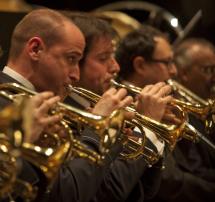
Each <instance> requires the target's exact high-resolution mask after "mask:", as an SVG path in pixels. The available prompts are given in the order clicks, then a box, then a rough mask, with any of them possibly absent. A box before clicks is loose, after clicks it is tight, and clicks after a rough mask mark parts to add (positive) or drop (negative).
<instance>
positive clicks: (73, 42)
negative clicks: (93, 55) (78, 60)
mask: <svg viewBox="0 0 215 202" xmlns="http://www.w3.org/2000/svg"><path fill="white" fill-rule="evenodd" d="M61 29H62V30H61V32H62V34H61V40H60V43H59V44H58V45H61V46H62V47H64V48H65V49H71V50H73V51H77V52H79V53H81V54H82V53H83V50H84V48H85V39H84V35H83V34H82V32H81V31H80V29H79V28H78V27H77V26H75V25H74V24H72V23H70V22H65V25H64V27H63V28H61Z"/></svg>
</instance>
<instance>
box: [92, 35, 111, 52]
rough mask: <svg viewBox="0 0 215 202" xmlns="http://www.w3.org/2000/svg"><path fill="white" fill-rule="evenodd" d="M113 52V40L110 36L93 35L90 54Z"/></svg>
mask: <svg viewBox="0 0 215 202" xmlns="http://www.w3.org/2000/svg"><path fill="white" fill-rule="evenodd" d="M112 52H114V42H113V40H112V37H110V36H100V37H95V38H94V40H93V42H92V45H91V48H90V53H91V54H102V53H112Z"/></svg>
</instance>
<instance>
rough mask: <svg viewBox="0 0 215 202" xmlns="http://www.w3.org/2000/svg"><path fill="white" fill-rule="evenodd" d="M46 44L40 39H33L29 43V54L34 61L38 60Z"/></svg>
mask: <svg viewBox="0 0 215 202" xmlns="http://www.w3.org/2000/svg"><path fill="white" fill-rule="evenodd" d="M44 47H45V44H44V42H43V40H42V39H41V38H40V37H32V38H31V39H30V40H29V41H28V43H27V52H28V54H29V56H30V57H31V59H32V60H35V61H36V60H38V59H39V57H40V54H41V51H42V50H44Z"/></svg>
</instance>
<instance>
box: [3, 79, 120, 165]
mask: <svg viewBox="0 0 215 202" xmlns="http://www.w3.org/2000/svg"><path fill="white" fill-rule="evenodd" d="M0 89H2V90H7V91H8V90H10V91H15V92H16V94H14V95H10V96H12V100H14V98H15V97H17V96H18V95H19V94H23V93H24V94H27V95H35V94H36V92H33V91H31V90H29V89H27V88H25V87H23V86H20V85H18V84H16V83H8V84H1V85H0ZM51 113H62V114H63V119H64V121H61V124H62V125H63V126H64V127H65V128H66V130H67V131H68V141H69V142H70V144H71V145H70V147H71V148H70V149H71V150H72V156H74V155H77V156H80V157H86V158H89V159H90V160H92V161H93V162H100V161H101V160H102V158H103V156H101V155H98V154H97V153H96V152H93V151H91V150H89V149H87V148H86V147H85V146H84V145H83V144H82V143H80V142H79V141H78V140H76V139H75V138H74V137H73V135H72V131H71V130H70V128H69V126H68V124H67V123H68V122H69V123H70V122H77V123H81V124H83V125H85V126H89V127H91V128H93V129H94V130H95V132H96V133H97V134H98V135H99V136H100V138H101V144H100V152H101V154H105V153H106V152H108V151H109V148H110V147H111V146H112V145H113V144H114V143H115V141H116V139H117V138H118V134H119V133H118V130H120V128H121V126H122V123H123V120H124V113H123V111H114V112H113V113H112V114H111V115H110V116H109V117H103V116H99V115H94V114H91V113H89V112H86V111H83V110H79V109H77V108H75V107H72V106H69V105H66V104H63V103H60V102H58V104H57V106H56V107H55V108H54V109H53V110H52V112H51ZM60 141H61V140H60Z"/></svg>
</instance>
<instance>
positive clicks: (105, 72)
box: [70, 14, 171, 201]
mask: <svg viewBox="0 0 215 202" xmlns="http://www.w3.org/2000/svg"><path fill="white" fill-rule="evenodd" d="M70 17H71V19H72V21H73V22H74V23H75V24H76V25H77V26H78V27H79V28H80V29H81V31H82V32H83V34H84V36H85V39H86V48H85V52H84V55H83V58H82V59H81V61H80V72H81V73H80V81H79V82H78V86H81V87H83V88H86V89H89V90H92V91H93V92H96V93H97V94H101V93H103V92H104V91H106V90H107V89H108V88H109V87H110V79H112V78H113V77H114V75H115V74H116V73H118V72H119V70H120V67H119V65H118V64H117V63H116V61H115V59H114V57H113V55H114V44H113V39H114V36H115V35H114V34H113V30H112V29H111V27H110V25H109V24H108V23H107V22H106V21H104V20H102V19H99V18H96V17H93V16H91V15H86V14H74V15H70ZM160 89H162V90H160ZM159 90H160V94H161V95H162V96H164V97H165V95H166V94H168V93H169V92H170V91H169V90H170V89H169V86H166V85H165V84H164V83H159V84H157V85H155V86H148V87H147V88H145V89H144V91H143V92H142V93H141V96H140V97H139V108H140V109H142V108H143V103H142V102H143V100H144V99H143V97H144V96H146V97H147V98H148V99H145V100H144V101H145V102H144V105H145V106H144V112H145V113H146V114H147V113H148V115H149V116H154V118H157V119H160V118H161V117H162V114H163V111H162V108H163V109H165V105H166V103H167V102H168V101H169V100H170V99H171V97H169V96H166V97H165V98H164V99H163V100H162V99H160V97H159V93H158V92H159ZM156 93H157V95H156V96H155V97H153V95H154V94H156ZM73 98H74V99H75V100H76V101H77V102H78V103H79V104H80V105H82V107H89V106H90V104H89V102H87V101H86V100H85V99H83V98H82V97H78V96H77V95H74V97H73ZM150 104H151V105H153V106H154V107H156V106H157V107H158V105H159V106H160V107H161V108H160V111H156V109H153V108H152V107H150ZM156 141H157V140H154V142H151V146H152V147H153V148H154V147H156V146H155V145H153V143H155V142H156ZM160 145H161V144H160ZM162 145H163V144H162ZM161 147H162V146H161ZM161 147H160V148H161ZM160 148H159V146H158V149H160ZM156 149H157V148H156ZM162 149H163V147H162ZM156 166H157V167H156ZM156 166H155V167H152V168H151V169H148V168H147V165H146V162H145V161H144V159H143V158H140V159H138V160H136V161H124V160H121V159H119V158H118V159H116V160H115V161H114V162H113V164H112V166H111V167H110V169H109V170H108V171H107V174H106V176H105V177H104V180H103V183H102V185H101V187H100V189H99V190H98V192H97V194H96V196H95V197H94V198H93V199H92V201H126V200H127V201H130V200H133V201H142V200H143V199H144V197H145V198H147V197H151V196H152V195H153V194H154V193H155V192H156V190H157V188H158V187H159V176H160V169H161V166H162V160H161V161H159V162H158V164H157V165H156Z"/></svg>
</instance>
